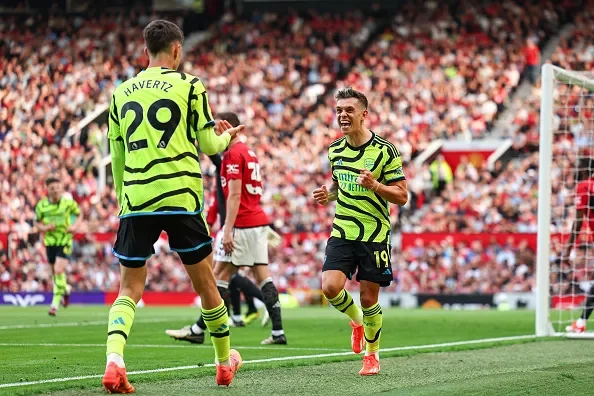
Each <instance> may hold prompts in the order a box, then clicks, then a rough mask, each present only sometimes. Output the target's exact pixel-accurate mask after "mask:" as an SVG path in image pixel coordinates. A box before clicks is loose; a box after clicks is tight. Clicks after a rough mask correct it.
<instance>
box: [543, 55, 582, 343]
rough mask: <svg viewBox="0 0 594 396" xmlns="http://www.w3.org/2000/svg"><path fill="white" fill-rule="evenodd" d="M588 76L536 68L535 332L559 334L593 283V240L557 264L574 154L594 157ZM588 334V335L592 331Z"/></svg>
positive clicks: (573, 180)
mask: <svg viewBox="0 0 594 396" xmlns="http://www.w3.org/2000/svg"><path fill="white" fill-rule="evenodd" d="M592 77H593V75H592V73H589V72H575V71H569V70H565V69H562V68H559V67H556V66H553V65H550V64H545V65H543V67H542V75H541V82H542V84H541V105H540V146H539V176H538V235H537V244H538V246H537V257H536V298H537V304H536V320H535V324H536V326H535V327H536V329H535V330H536V336H539V337H543V336H551V335H558V334H563V333H565V327H566V326H567V325H571V323H572V322H573V320H575V319H577V318H578V317H579V315H580V313H581V310H582V305H583V302H584V300H585V296H586V294H587V293H593V294H594V287H592V289H591V290H589V289H588V284H589V282H590V281H591V280H592V278H593V277H592V269H591V267H590V266H591V265H592V264H594V244H592V245H589V244H585V248H583V249H582V250H584V249H585V251H584V252H581V253H579V254H580V255H581V256H580V257H581V258H583V259H580V260H578V259H576V257H575V253H572V259H571V260H570V261H569V262H570V266H571V268H569V269H568V268H566V267H564V266H563V265H561V264H560V263H561V258H562V257H560V252H563V251H565V249H566V248H567V242H568V241H567V238H568V236H569V234H570V233H571V227H572V224H573V219H574V218H575V211H576V209H575V192H576V185H577V182H578V180H577V175H578V173H579V172H580V171H582V170H581V169H579V166H578V163H579V159H580V158H581V157H584V156H589V157H592V158H594V119H593V118H594V117H593V115H592V114H593V112H594V106H593V105H592V103H594V79H593V78H592ZM555 142H560V143H561V144H560V145H559V146H558V147H555V157H553V148H554V147H553V145H554V143H555ZM588 170H589V171H590V173H594V169H588ZM553 183H555V186H556V192H555V196H553ZM592 210H594V208H593V209H592ZM592 231H593V232H594V230H592ZM553 236H554V241H552V240H551V237H553ZM577 242H578V241H576V243H577ZM589 242H594V241H589ZM576 250H577V249H574V252H575V251H576ZM584 257H585V258H584ZM552 258H555V260H554V262H552V260H551V259H552ZM576 274H579V276H576ZM553 301H554V302H555V306H552V304H553ZM552 311H554V315H552V314H553V312H552ZM553 316H554V317H553ZM593 324H594V316H593ZM590 327H591V328H594V325H591V326H590ZM590 334H591V335H592V338H594V333H590Z"/></svg>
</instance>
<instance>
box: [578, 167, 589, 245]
mask: <svg viewBox="0 0 594 396" xmlns="http://www.w3.org/2000/svg"><path fill="white" fill-rule="evenodd" d="M592 198H594V178H590V179H588V180H583V181H581V182H579V183H578V185H577V190H576V197H575V209H576V210H585V211H586V221H585V222H584V223H583V225H582V229H581V230H580V231H583V232H586V233H587V234H588V238H587V240H588V242H591V241H592V239H593V235H592V233H593V232H594V207H593V206H591V203H590V202H591V201H592ZM592 203H594V202H592Z"/></svg>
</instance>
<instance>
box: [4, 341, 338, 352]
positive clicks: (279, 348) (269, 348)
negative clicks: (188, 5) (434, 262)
mask: <svg viewBox="0 0 594 396" xmlns="http://www.w3.org/2000/svg"><path fill="white" fill-rule="evenodd" d="M0 347H72V348H93V347H98V348H99V347H101V348H105V344H62V343H38V344H35V343H15V342H0ZM126 348H165V349H170V348H186V349H188V348H204V349H212V345H189V344H185V345H170V344H128V345H126ZM233 348H236V349H247V350H250V349H252V350H264V351H272V350H276V351H327V352H345V351H347V349H344V348H343V349H339V348H306V347H303V348H298V347H284V346H276V347H275V346H233Z"/></svg>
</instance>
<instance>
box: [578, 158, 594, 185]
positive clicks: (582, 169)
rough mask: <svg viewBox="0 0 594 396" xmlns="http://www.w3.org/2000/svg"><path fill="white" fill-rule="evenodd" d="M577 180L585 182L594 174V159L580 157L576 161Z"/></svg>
mask: <svg viewBox="0 0 594 396" xmlns="http://www.w3.org/2000/svg"><path fill="white" fill-rule="evenodd" d="M577 171H578V172H577V179H578V180H586V179H589V178H590V177H591V176H592V174H594V159H593V158H591V157H581V158H580V159H579V161H578V169H577Z"/></svg>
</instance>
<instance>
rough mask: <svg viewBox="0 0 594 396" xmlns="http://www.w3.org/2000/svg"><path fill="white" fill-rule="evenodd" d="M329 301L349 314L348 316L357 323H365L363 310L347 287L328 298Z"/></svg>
mask: <svg viewBox="0 0 594 396" xmlns="http://www.w3.org/2000/svg"><path fill="white" fill-rule="evenodd" d="M328 302H330V304H332V305H333V306H334V308H336V309H338V310H339V311H340V312H342V313H344V314H346V315H348V317H349V318H351V320H352V321H353V322H355V323H356V324H358V325H362V324H363V312H361V308H359V306H358V305H357V304H355V301H353V297H352V296H351V293H349V292H348V291H346V289H342V290H341V291H340V293H338V295H337V296H336V297H334V298H330V299H328Z"/></svg>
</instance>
